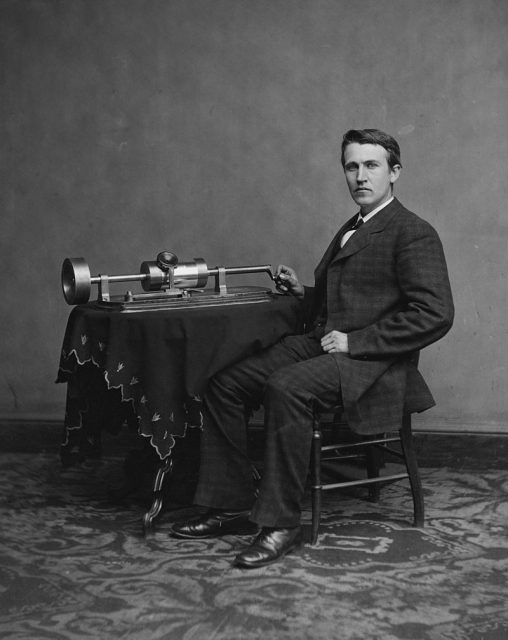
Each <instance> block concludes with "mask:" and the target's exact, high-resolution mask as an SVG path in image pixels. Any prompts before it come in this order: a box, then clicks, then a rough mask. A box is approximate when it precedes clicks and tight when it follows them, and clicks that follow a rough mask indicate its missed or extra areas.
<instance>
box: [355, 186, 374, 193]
mask: <svg viewBox="0 0 508 640" xmlns="http://www.w3.org/2000/svg"><path fill="white" fill-rule="evenodd" d="M369 191H370V189H367V188H366V187H358V189H355V193H368V192H369Z"/></svg>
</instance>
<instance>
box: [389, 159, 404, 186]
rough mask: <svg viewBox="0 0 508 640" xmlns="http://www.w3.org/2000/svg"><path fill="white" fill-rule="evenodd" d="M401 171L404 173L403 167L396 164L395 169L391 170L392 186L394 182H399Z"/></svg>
mask: <svg viewBox="0 0 508 640" xmlns="http://www.w3.org/2000/svg"><path fill="white" fill-rule="evenodd" d="M401 171H402V167H401V166H400V164H394V165H393V167H392V168H391V169H390V182H391V183H392V184H393V183H394V182H397V180H398V179H399V176H400V172H401Z"/></svg>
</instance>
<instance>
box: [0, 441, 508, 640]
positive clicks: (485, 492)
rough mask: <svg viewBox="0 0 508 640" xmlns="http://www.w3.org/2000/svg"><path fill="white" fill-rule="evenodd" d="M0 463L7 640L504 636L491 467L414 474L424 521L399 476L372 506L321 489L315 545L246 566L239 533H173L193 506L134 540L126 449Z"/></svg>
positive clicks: (504, 555)
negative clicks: (120, 494) (67, 461)
mask: <svg viewBox="0 0 508 640" xmlns="http://www.w3.org/2000/svg"><path fill="white" fill-rule="evenodd" d="M0 472H1V473H0V489H1V498H0V517H1V527H2V531H1V543H2V546H1V550H0V559H1V565H0V566H1V568H0V637H1V638H4V639H6V640H7V639H9V640H14V639H19V640H21V639H22V640H27V639H41V640H45V639H48V640H49V639H51V640H59V639H62V640H68V639H70V640H74V639H76V640H78V639H85V638H90V639H92V638H93V639H95V640H96V639H101V640H102V639H105V640H107V639H112V640H113V639H116V638H133V639H144V638H147V639H150V640H152V639H153V640H159V639H160V640H173V639H174V640H201V639H205V638H206V639H208V638H210V639H214V640H218V639H220V640H238V639H239V638H242V639H245V640H259V639H261V638H264V639H265V640H279V639H282V640H285V639H289V638H291V639H296V640H300V639H302V640H303V639H309V640H312V639H327V640H328V639H331V638H337V639H340V640H370V639H379V640H412V639H425V640H443V639H444V640H448V639H449V640H480V639H482V640H501V639H502V638H503V639H505V638H507V637H508V611H507V609H508V607H507V606H506V603H507V602H508V587H507V584H506V578H507V575H508V536H507V534H508V502H507V496H508V478H507V477H506V471H504V470H501V469H499V470H491V471H478V470H469V471H468V470H455V469H451V468H441V469H437V468H428V469H422V476H423V483H424V487H425V492H426V507H427V517H426V526H425V528H424V529H415V528H413V527H412V526H411V517H412V512H411V500H410V496H409V491H408V489H407V488H406V487H405V486H404V485H403V484H398V485H391V486H389V487H387V488H385V489H384V490H383V491H382V497H381V501H380V502H379V503H377V504H373V503H370V502H368V501H366V500H365V499H363V494H361V493H357V494H356V493H355V494H352V493H351V494H347V495H344V494H342V495H339V494H337V493H328V494H326V495H325V500H324V510H323V519H322V525H321V528H320V536H319V540H318V544H317V545H315V546H310V545H309V544H308V543H306V544H304V546H303V547H302V548H301V549H299V550H298V551H297V552H295V553H293V554H292V555H290V556H288V557H287V558H286V559H285V560H284V561H283V562H280V563H277V564H274V565H271V566H269V567H265V568H263V569H257V570H251V571H245V570H241V569H237V568H234V567H232V565H231V560H232V558H233V557H234V555H235V554H236V553H237V552H238V551H239V550H240V549H241V548H242V547H243V545H244V544H245V543H246V541H248V540H249V538H244V537H240V536H226V537H224V538H221V539H215V540H205V541H186V540H176V539H173V538H171V537H170V536H169V527H170V526H171V524H172V523H173V522H174V521H176V520H179V519H181V518H184V517H186V516H187V515H189V514H191V513H194V512H195V508H193V507H189V506H185V505H175V504H172V505H170V504H169V505H168V506H167V508H166V509H165V511H164V512H163V514H162V516H161V517H160V520H159V523H158V526H157V528H156V531H155V533H154V534H152V535H151V536H149V537H146V538H144V537H143V536H142V534H141V517H142V514H143V512H144V510H145V507H146V502H145V500H146V496H145V495H138V496H134V497H131V498H130V499H129V501H124V502H123V503H113V502H111V501H110V500H109V499H108V488H110V487H111V486H112V485H114V484H115V483H116V482H118V479H119V477H120V475H121V460H120V459H116V458H108V459H104V460H102V461H88V462H86V463H83V464H82V465H81V466H78V467H72V468H68V469H62V468H61V467H60V465H59V462H58V460H57V458H56V456H52V455H49V454H35V455H34V454H24V453H7V454H2V455H0ZM308 507H309V505H308V504H306V510H305V513H304V524H305V533H306V535H307V539H308V533H309V532H308V529H309V526H308V525H309V522H310V513H309V509H308Z"/></svg>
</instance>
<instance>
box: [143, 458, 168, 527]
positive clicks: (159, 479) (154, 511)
mask: <svg viewBox="0 0 508 640" xmlns="http://www.w3.org/2000/svg"><path fill="white" fill-rule="evenodd" d="M172 469H173V460H172V458H171V455H169V456H168V457H167V458H166V459H165V460H162V461H161V462H160V463H159V464H158V467H157V471H156V472H155V477H154V481H153V503H152V506H151V507H150V509H149V510H148V511H147V512H146V513H145V515H144V516H143V531H144V533H145V535H146V534H148V533H150V532H152V531H153V523H154V520H155V518H156V517H157V516H158V515H159V513H160V511H161V509H162V499H163V498H162V485H163V483H164V478H165V476H166V474H167V473H171V471H172Z"/></svg>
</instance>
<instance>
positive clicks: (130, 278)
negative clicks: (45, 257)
mask: <svg viewBox="0 0 508 640" xmlns="http://www.w3.org/2000/svg"><path fill="white" fill-rule="evenodd" d="M250 273H267V274H268V276H269V277H270V279H271V280H275V276H274V272H273V271H272V267H271V266H270V265H254V266H243V267H215V268H212V269H209V268H208V266H207V264H206V262H205V261H204V260H203V259H202V258H194V259H193V260H191V261H188V262H179V261H178V258H177V257H176V255H175V254H174V253H171V252H170V251H161V252H160V253H159V254H158V255H157V257H156V259H155V260H153V261H145V262H142V263H141V267H140V269H139V273H135V274H128V275H112V276H111V275H101V274H99V275H97V276H91V275H90V269H89V267H88V264H87V262H86V261H85V260H84V258H66V259H65V260H64V262H63V265H62V289H63V294H64V297H65V300H66V301H67V302H68V304H71V305H75V304H84V303H86V302H88V301H89V299H90V294H91V290H92V285H94V284H95V285H97V287H98V296H97V300H96V302H95V304H96V305H97V306H99V307H101V308H105V309H111V310H117V311H125V312H129V311H144V310H156V309H168V308H173V307H198V306H212V305H219V304H245V303H249V302H265V301H268V300H270V299H271V297H272V296H273V295H275V294H274V292H273V291H272V290H271V289H267V288H263V287H256V286H234V287H230V286H227V284H226V276H228V275H242V274H250ZM210 276H212V277H213V278H214V286H213V288H212V287H208V288H207V284H208V280H209V278H210ZM118 282H140V283H141V287H142V289H143V291H142V292H135V291H132V290H128V291H126V292H125V293H124V294H119V295H118V294H117V295H112V294H111V293H110V285H111V284H112V283H118Z"/></svg>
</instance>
